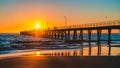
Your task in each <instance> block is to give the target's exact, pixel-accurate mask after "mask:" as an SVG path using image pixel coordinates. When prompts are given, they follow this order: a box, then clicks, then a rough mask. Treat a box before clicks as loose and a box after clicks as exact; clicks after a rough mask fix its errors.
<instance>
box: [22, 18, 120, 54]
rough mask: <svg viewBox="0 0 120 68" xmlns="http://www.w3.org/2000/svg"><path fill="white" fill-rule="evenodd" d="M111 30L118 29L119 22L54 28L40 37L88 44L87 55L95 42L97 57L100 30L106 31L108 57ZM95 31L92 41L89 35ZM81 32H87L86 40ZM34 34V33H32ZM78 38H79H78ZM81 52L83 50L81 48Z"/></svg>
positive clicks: (23, 33)
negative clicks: (94, 38) (95, 35)
mask: <svg viewBox="0 0 120 68" xmlns="http://www.w3.org/2000/svg"><path fill="white" fill-rule="evenodd" d="M113 29H118V30H119V29H120V20H114V21H105V22H100V23H90V24H81V25H73V26H66V27H54V28H48V29H45V30H43V34H42V36H43V37H44V38H50V39H61V40H65V41H66V42H75V41H78V43H80V44H81V46H83V43H84V42H88V43H89V55H91V47H92V44H91V42H93V41H95V42H97V45H98V53H97V54H98V55H100V54H101V34H102V30H107V34H108V36H107V37H108V40H106V41H107V44H108V47H109V50H108V55H111V34H112V30H113ZM93 30H96V32H97V40H92V39H91V35H92V31H93ZM83 31H87V33H88V39H87V40H84V39H83V35H84V33H83ZM30 33H32V31H22V32H21V34H22V35H30ZM33 33H34V32H33ZM71 34H72V39H71ZM78 36H79V38H78ZM81 49H82V50H83V48H81ZM82 54H83V51H81V55H82Z"/></svg>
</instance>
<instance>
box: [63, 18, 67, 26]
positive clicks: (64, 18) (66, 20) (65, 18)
mask: <svg viewBox="0 0 120 68" xmlns="http://www.w3.org/2000/svg"><path fill="white" fill-rule="evenodd" d="M64 19H65V28H66V26H67V17H66V16H64Z"/></svg>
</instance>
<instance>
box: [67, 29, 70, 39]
mask: <svg viewBox="0 0 120 68" xmlns="http://www.w3.org/2000/svg"><path fill="white" fill-rule="evenodd" d="M67 40H68V41H70V30H68V35H67Z"/></svg>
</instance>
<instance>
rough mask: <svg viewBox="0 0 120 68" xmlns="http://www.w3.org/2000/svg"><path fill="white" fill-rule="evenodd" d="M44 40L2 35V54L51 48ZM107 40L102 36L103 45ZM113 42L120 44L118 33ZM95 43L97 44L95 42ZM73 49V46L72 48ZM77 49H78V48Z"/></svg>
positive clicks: (0, 44) (105, 36) (0, 38)
mask: <svg viewBox="0 0 120 68" xmlns="http://www.w3.org/2000/svg"><path fill="white" fill-rule="evenodd" d="M78 38H79V37H78ZM83 38H84V40H87V39H88V35H87V34H84V36H83ZM91 38H92V40H97V34H92V36H91ZM71 39H72V35H71ZM43 40H44V41H45V40H48V39H46V38H40V37H32V36H25V35H20V34H0V54H7V53H11V52H21V51H27V50H31V49H39V48H42V49H43V48H44V47H49V45H50V44H47V43H44V44H43V43H41V42H40V41H43ZM49 40H50V39H49ZM107 40H108V38H107V34H102V35H101V44H107ZM111 40H112V41H111V43H112V44H120V34H117V33H116V34H115V33H114V34H112V35H111ZM56 42H57V41H56ZM93 43H96V42H93ZM42 45H45V46H42ZM53 45H54V44H53ZM57 45H58V46H57ZM64 45H66V46H67V44H66V43H62V44H61V43H60V44H55V45H54V47H58V48H60V47H61V46H64ZM74 45H75V44H74ZM76 45H77V44H76ZM66 46H64V47H66ZM50 47H51V46H50ZM54 47H53V48H54ZM72 47H73V46H71V48H72ZM73 48H74V47H73ZM75 48H77V46H76V47H75ZM119 48H120V47H119Z"/></svg>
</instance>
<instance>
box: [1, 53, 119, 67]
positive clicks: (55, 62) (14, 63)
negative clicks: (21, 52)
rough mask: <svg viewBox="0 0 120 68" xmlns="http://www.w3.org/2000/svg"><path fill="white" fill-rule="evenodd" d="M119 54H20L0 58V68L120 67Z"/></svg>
mask: <svg viewBox="0 0 120 68" xmlns="http://www.w3.org/2000/svg"><path fill="white" fill-rule="evenodd" d="M119 63H120V57H119V56H114V57H113V56H102V57H101V56H91V57H90V56H81V57H77V56H69V57H68V56H34V55H32V56H21V57H16V58H7V59H1V60H0V68H120V64H119Z"/></svg>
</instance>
